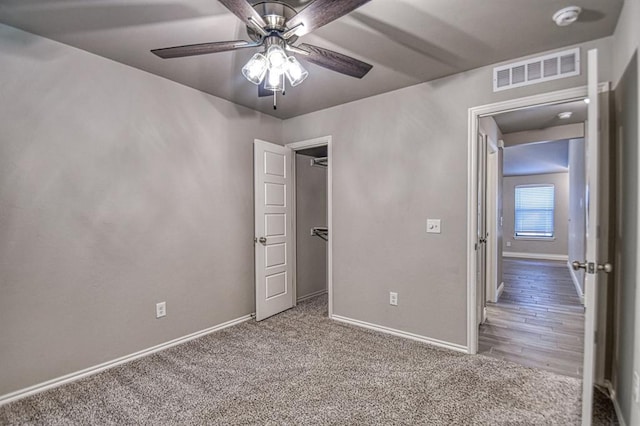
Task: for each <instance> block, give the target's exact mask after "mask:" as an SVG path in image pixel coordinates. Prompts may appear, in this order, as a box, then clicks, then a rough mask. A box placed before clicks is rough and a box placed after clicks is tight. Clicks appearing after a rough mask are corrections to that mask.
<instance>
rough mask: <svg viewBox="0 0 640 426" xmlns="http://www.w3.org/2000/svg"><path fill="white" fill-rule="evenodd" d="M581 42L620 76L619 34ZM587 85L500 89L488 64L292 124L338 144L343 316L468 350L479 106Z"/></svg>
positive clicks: (300, 132) (300, 135) (337, 245)
mask: <svg viewBox="0 0 640 426" xmlns="http://www.w3.org/2000/svg"><path fill="white" fill-rule="evenodd" d="M581 47H583V48H593V47H598V48H599V49H600V61H601V67H602V77H603V79H605V80H607V79H610V78H611V68H610V67H611V59H610V57H609V53H610V38H606V39H601V40H597V41H594V42H591V43H587V44H584V45H581ZM583 54H586V53H585V51H584V49H583ZM582 66H583V67H584V66H586V61H582ZM585 79H586V73H584V72H583V74H582V75H581V76H579V77H574V78H568V79H563V80H556V81H554V82H547V83H542V84H539V85H535V86H528V87H523V88H517V89H513V90H506V91H503V92H498V93H493V92H492V68H491V67H483V68H479V69H476V70H472V71H469V72H465V73H461V74H457V75H454V76H451V77H447V78H443V79H439V80H435V81H432V82H429V83H423V84H418V85H416V86H412V87H408V88H405V89H401V90H397V91H394V92H390V93H386V94H382V95H378V96H374V97H371V98H367V99H363V100H360V101H356V102H351V103H348V104H345V105H340V106H337V107H333V108H329V109H326V110H322V111H318V112H314V113H311V114H307V115H303V116H300V117H296V118H292V119H289V120H287V121H285V123H284V135H285V140H286V141H287V142H293V141H299V140H305V139H311V138H314V137H319V136H324V135H331V136H332V140H333V142H334V145H333V155H334V160H333V169H332V170H333V173H334V174H333V179H334V180H333V185H334V187H333V215H334V226H333V228H334V229H333V236H334V243H333V244H334V245H333V247H334V253H333V256H334V272H333V274H334V275H333V288H334V313H335V314H337V315H342V316H345V317H349V318H354V319H358V320H361V321H367V322H370V323H374V324H379V325H383V326H386V327H390V328H394V329H400V330H404V331H408V332H412V333H416V334H419V335H422V336H427V337H430V338H433V339H440V340H443V341H446V342H452V343H456V344H459V345H465V346H466V343H467V333H466V330H467V322H466V312H467V277H466V275H467V271H466V262H467V250H466V249H467V229H466V224H467V217H466V216H467V201H466V200H467V172H468V169H467V124H466V123H467V119H468V108H470V107H473V106H478V105H484V104H487V103H492V102H498V101H502V100H506V99H511V98H519V97H523V96H527V95H531V94H535V93H540V92H546V91H553V90H558V89H562V88H568V87H575V86H580V85H584V84H585V83H586V80H585ZM427 218H440V219H442V233H441V234H427V233H426V229H425V228H426V219H427ZM565 254H566V251H565ZM389 291H397V292H398V293H399V303H398V306H396V307H394V306H390V305H389Z"/></svg>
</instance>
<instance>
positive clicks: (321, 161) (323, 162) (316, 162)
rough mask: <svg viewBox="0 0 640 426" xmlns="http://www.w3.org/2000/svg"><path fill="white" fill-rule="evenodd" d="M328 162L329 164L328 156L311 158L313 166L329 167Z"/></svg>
mask: <svg viewBox="0 0 640 426" xmlns="http://www.w3.org/2000/svg"><path fill="white" fill-rule="evenodd" d="M327 164H328V158H327V157H318V158H312V159H311V165H312V166H320V167H327Z"/></svg>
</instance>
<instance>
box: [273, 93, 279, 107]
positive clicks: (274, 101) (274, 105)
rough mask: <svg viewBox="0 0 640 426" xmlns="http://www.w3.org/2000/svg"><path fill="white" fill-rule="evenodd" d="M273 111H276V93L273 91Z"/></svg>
mask: <svg viewBox="0 0 640 426" xmlns="http://www.w3.org/2000/svg"><path fill="white" fill-rule="evenodd" d="M273 109H278V107H277V106H276V91H275V90H274V91H273Z"/></svg>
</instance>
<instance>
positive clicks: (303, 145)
mask: <svg viewBox="0 0 640 426" xmlns="http://www.w3.org/2000/svg"><path fill="white" fill-rule="evenodd" d="M325 145H326V146H327V162H328V164H327V228H329V238H328V241H327V245H328V246H327V293H328V299H329V309H328V312H329V318H331V317H332V316H333V185H332V182H333V152H332V150H333V147H332V141H331V136H322V137H319V138H315V139H308V140H304V141H300V142H292V143H288V144H286V145H285V146H286V147H287V148H290V149H291V150H293V151H294V153H295V151H300V150H303V149H307V148H316V147H319V146H325ZM295 167H296V162H295V161H292V162H291V176H293V188H292V191H293V203H294V208H293V291H294V293H293V303H294V306H295V303H296V300H297V277H296V275H297V274H296V256H297V247H296V244H297V236H296V216H297V209H296V208H295V205H296V173H295Z"/></svg>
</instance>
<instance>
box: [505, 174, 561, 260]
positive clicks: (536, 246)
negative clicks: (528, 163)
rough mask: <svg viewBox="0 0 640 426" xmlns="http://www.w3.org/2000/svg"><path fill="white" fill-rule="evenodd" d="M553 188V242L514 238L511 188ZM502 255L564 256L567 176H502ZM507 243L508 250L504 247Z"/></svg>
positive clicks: (513, 205)
mask: <svg viewBox="0 0 640 426" xmlns="http://www.w3.org/2000/svg"><path fill="white" fill-rule="evenodd" d="M530 184H553V185H555V215H554V226H555V234H556V235H555V239H553V240H550V241H546V240H530V239H529V240H527V239H516V238H514V221H515V190H516V189H515V188H516V186H518V185H530ZM502 200H503V213H504V247H503V250H504V252H516V253H536V254H553V255H565V256H566V255H567V253H568V250H569V249H568V239H569V173H550V174H546V175H529V176H505V177H504V181H503V191H502ZM507 242H510V243H511V247H507Z"/></svg>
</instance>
